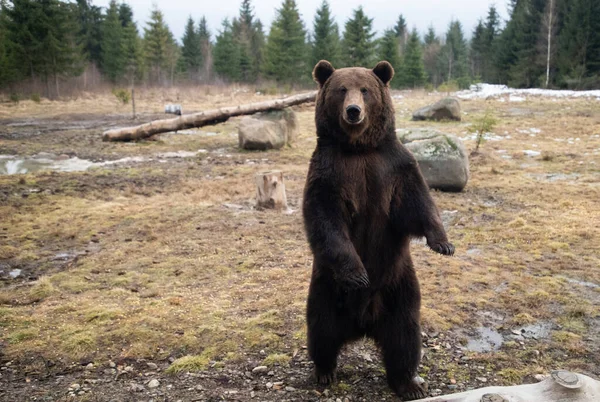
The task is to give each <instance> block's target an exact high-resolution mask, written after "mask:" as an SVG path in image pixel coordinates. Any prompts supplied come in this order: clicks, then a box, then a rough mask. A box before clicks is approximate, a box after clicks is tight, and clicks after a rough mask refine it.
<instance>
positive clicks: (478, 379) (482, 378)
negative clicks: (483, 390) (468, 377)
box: [475, 377, 487, 382]
mask: <svg viewBox="0 0 600 402" xmlns="http://www.w3.org/2000/svg"><path fill="white" fill-rule="evenodd" d="M475 379H476V380H477V381H479V382H487V378H485V377H475Z"/></svg>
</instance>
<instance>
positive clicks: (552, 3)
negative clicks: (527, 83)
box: [542, 0, 558, 88]
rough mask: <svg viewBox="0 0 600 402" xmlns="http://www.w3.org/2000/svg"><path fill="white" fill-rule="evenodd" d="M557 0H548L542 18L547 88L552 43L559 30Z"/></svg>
mask: <svg viewBox="0 0 600 402" xmlns="http://www.w3.org/2000/svg"><path fill="white" fill-rule="evenodd" d="M557 26H558V24H557V17H556V0H548V1H547V3H546V10H545V11H544V17H543V19H542V33H543V37H544V42H543V46H544V48H545V50H546V88H548V85H549V84H550V62H551V59H552V53H553V51H554V49H553V48H552V44H553V42H554V38H555V36H556V31H557Z"/></svg>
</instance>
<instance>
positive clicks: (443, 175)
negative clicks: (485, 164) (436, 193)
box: [398, 129, 469, 192]
mask: <svg viewBox="0 0 600 402" xmlns="http://www.w3.org/2000/svg"><path fill="white" fill-rule="evenodd" d="M398 139H399V140H400V141H401V142H402V143H403V144H404V146H405V147H406V148H408V150H409V151H410V152H412V154H413V155H414V156H415V158H416V159H417V162H418V163H419V168H420V169H421V172H422V173H423V176H424V177H425V181H426V182H427V184H428V185H429V187H430V188H433V189H437V190H441V191H454V192H458V191H462V190H463V189H464V188H465V186H466V185H467V182H468V181H469V158H468V156H467V152H466V151H465V147H464V145H463V143H462V141H461V140H460V139H459V138H457V137H456V136H454V135H451V134H445V133H442V132H440V131H437V130H432V129H408V130H406V129H405V130H398Z"/></svg>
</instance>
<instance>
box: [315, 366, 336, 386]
mask: <svg viewBox="0 0 600 402" xmlns="http://www.w3.org/2000/svg"><path fill="white" fill-rule="evenodd" d="M313 375H314V378H315V381H316V382H317V383H319V384H321V385H329V384H333V383H334V382H335V381H336V375H335V369H334V370H321V369H319V368H318V367H315V371H314V374H313Z"/></svg>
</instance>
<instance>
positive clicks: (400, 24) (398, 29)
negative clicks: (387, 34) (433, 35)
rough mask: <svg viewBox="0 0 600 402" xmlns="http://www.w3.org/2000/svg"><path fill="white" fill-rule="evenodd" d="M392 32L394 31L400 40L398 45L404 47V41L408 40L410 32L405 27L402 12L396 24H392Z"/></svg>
mask: <svg viewBox="0 0 600 402" xmlns="http://www.w3.org/2000/svg"><path fill="white" fill-rule="evenodd" d="M394 32H395V33H396V37H397V38H398V39H399V40H400V45H401V46H402V47H404V46H405V45H406V42H407V41H408V36H409V35H410V33H409V32H408V29H407V27H406V19H405V18H404V16H403V15H402V14H400V16H399V17H398V21H396V25H395V26H394Z"/></svg>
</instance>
